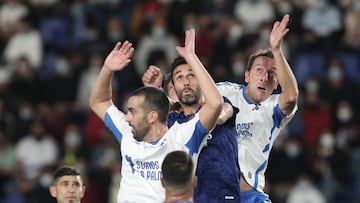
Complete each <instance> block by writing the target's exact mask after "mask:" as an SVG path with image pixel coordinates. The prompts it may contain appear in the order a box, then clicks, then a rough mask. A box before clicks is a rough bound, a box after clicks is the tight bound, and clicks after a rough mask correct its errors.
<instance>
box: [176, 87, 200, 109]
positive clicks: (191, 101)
mask: <svg viewBox="0 0 360 203" xmlns="http://www.w3.org/2000/svg"><path fill="white" fill-rule="evenodd" d="M185 90H188V91H189V90H190V91H191V92H192V94H191V95H186V96H183V92H184V91H185ZM177 96H178V98H179V101H180V102H181V103H182V104H183V105H186V106H192V105H195V104H198V103H199V100H200V91H194V90H193V89H189V88H187V89H184V90H182V91H181V92H180V94H177Z"/></svg>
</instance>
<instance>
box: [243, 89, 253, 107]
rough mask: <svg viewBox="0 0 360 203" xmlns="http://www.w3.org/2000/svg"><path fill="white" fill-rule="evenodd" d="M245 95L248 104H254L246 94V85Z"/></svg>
mask: <svg viewBox="0 0 360 203" xmlns="http://www.w3.org/2000/svg"><path fill="white" fill-rule="evenodd" d="M242 93H243V97H244V99H245V101H246V102H247V103H248V104H254V103H253V102H252V101H251V100H250V99H249V98H248V97H247V96H246V86H244V90H243V92H242Z"/></svg>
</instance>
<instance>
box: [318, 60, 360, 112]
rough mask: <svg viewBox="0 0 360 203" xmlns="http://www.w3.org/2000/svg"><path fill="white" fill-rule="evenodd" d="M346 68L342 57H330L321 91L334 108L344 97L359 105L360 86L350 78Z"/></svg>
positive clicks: (352, 103)
mask: <svg viewBox="0 0 360 203" xmlns="http://www.w3.org/2000/svg"><path fill="white" fill-rule="evenodd" d="M344 68H345V67H344V63H343V62H342V61H341V60H340V59H338V58H336V57H333V58H330V59H329V61H328V66H327V69H326V79H325V82H324V84H323V91H322V92H321V93H322V95H323V97H324V99H326V100H327V101H329V103H330V105H331V107H332V108H335V107H336V105H337V103H338V102H339V101H340V100H343V99H345V100H348V101H349V102H350V103H351V105H353V106H357V104H358V103H359V101H360V99H359V95H358V94H357V92H358V91H359V90H358V89H357V88H358V87H357V85H356V84H355V83H354V82H353V81H351V80H349V78H348V76H347V75H346V72H345V70H344Z"/></svg>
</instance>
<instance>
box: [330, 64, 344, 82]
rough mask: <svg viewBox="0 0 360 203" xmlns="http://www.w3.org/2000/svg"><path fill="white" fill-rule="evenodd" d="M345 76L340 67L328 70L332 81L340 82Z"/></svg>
mask: <svg viewBox="0 0 360 203" xmlns="http://www.w3.org/2000/svg"><path fill="white" fill-rule="evenodd" d="M343 75H344V73H343V71H342V70H341V69H340V68H338V67H330V68H329V70H328V78H329V80H330V81H339V80H341V79H342V77H343Z"/></svg>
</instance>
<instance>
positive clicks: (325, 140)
mask: <svg viewBox="0 0 360 203" xmlns="http://www.w3.org/2000/svg"><path fill="white" fill-rule="evenodd" d="M320 145H321V146H323V147H324V148H327V149H332V148H333V147H334V145H335V138H334V136H333V134H331V133H324V134H322V135H321V136H320Z"/></svg>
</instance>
